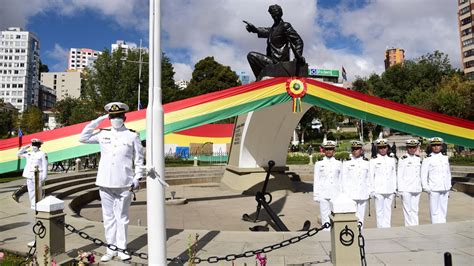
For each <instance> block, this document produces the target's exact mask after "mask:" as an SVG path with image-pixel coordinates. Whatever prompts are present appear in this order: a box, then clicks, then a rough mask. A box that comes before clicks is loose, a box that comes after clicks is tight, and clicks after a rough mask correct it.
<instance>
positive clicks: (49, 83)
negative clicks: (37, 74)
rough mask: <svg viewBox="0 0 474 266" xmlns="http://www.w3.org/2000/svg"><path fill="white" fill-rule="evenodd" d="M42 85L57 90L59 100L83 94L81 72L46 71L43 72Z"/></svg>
mask: <svg viewBox="0 0 474 266" xmlns="http://www.w3.org/2000/svg"><path fill="white" fill-rule="evenodd" d="M41 85H43V86H46V87H48V88H51V89H52V90H54V91H55V92H56V99H57V101H61V100H64V99H65V98H67V97H71V98H79V97H80V96H81V73H80V72H77V71H74V72H45V73H41Z"/></svg>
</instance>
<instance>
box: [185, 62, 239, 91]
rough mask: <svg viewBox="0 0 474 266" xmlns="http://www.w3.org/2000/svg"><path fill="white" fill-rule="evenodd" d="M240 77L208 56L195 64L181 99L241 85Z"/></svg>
mask: <svg viewBox="0 0 474 266" xmlns="http://www.w3.org/2000/svg"><path fill="white" fill-rule="evenodd" d="M240 85H241V84H240V81H239V77H238V76H237V74H236V73H235V72H234V71H232V70H231V69H230V67H229V66H224V65H221V64H220V63H218V62H217V61H215V60H214V57H212V56H208V57H206V58H204V59H202V60H200V61H199V62H197V63H196V65H195V66H194V71H193V74H192V79H191V81H190V82H189V85H188V87H187V88H186V89H184V90H183V94H181V95H180V99H183V98H189V97H193V96H197V95H201V94H204V93H209V92H214V91H220V90H225V89H228V88H231V87H236V86H240Z"/></svg>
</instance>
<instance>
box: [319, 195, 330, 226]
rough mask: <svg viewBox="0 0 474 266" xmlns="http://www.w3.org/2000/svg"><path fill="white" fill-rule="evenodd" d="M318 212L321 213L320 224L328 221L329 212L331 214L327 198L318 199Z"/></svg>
mask: <svg viewBox="0 0 474 266" xmlns="http://www.w3.org/2000/svg"><path fill="white" fill-rule="evenodd" d="M319 213H320V214H321V225H323V224H325V223H329V222H330V221H329V214H331V208H330V206H329V199H321V200H320V201H319Z"/></svg>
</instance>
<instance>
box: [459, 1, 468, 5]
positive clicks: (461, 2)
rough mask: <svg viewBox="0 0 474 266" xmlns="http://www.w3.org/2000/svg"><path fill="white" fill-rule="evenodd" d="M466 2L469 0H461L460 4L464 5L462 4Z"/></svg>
mask: <svg viewBox="0 0 474 266" xmlns="http://www.w3.org/2000/svg"><path fill="white" fill-rule="evenodd" d="M466 2H467V0H459V5H462V4H464V3H466Z"/></svg>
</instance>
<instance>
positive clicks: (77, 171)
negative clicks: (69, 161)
mask: <svg viewBox="0 0 474 266" xmlns="http://www.w3.org/2000/svg"><path fill="white" fill-rule="evenodd" d="M79 171H81V159H80V158H77V159H76V173H79Z"/></svg>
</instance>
